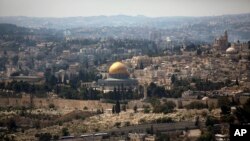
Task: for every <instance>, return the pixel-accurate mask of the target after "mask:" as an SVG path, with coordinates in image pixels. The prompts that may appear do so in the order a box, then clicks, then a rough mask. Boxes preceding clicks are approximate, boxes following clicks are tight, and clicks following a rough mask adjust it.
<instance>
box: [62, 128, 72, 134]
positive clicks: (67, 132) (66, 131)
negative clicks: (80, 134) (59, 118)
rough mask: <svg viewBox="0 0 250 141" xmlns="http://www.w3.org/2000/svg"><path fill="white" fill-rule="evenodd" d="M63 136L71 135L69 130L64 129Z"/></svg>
mask: <svg viewBox="0 0 250 141" xmlns="http://www.w3.org/2000/svg"><path fill="white" fill-rule="evenodd" d="M62 135H63V136H69V135H70V133H69V130H68V128H66V127H64V128H63V129H62Z"/></svg>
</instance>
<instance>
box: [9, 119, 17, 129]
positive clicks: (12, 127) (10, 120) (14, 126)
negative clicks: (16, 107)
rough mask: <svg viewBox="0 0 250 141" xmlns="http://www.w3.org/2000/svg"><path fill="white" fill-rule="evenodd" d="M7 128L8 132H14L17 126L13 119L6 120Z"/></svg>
mask: <svg viewBox="0 0 250 141" xmlns="http://www.w3.org/2000/svg"><path fill="white" fill-rule="evenodd" d="M7 128H8V130H10V131H16V129H17V125H16V121H15V120H14V119H13V118H11V119H9V120H8V122H7Z"/></svg>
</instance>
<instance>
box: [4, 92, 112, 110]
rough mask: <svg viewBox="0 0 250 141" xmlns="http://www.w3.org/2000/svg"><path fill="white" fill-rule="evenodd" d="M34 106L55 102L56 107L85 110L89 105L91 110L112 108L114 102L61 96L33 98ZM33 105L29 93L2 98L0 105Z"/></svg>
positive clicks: (44, 106)
mask: <svg viewBox="0 0 250 141" xmlns="http://www.w3.org/2000/svg"><path fill="white" fill-rule="evenodd" d="M32 101H33V102H32V103H33V106H34V107H35V108H48V107H49V105H50V104H54V105H55V107H56V108H59V109H65V110H75V109H78V110H83V109H84V107H87V108H88V109H89V110H96V109H101V108H103V109H110V108H112V104H109V103H102V102H100V101H98V100H70V99H61V98H33V100H32ZM30 105H31V98H30V96H29V95H23V96H22V97H21V98H0V106H1V107H7V106H13V107H18V106H20V107H21V106H25V107H28V106H30Z"/></svg>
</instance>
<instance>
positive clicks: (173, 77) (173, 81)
mask: <svg viewBox="0 0 250 141" xmlns="http://www.w3.org/2000/svg"><path fill="white" fill-rule="evenodd" d="M175 81H176V76H175V74H172V76H171V83H172V84H174V83H175Z"/></svg>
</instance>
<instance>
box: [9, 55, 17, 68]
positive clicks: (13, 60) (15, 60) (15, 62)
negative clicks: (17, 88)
mask: <svg viewBox="0 0 250 141" xmlns="http://www.w3.org/2000/svg"><path fill="white" fill-rule="evenodd" d="M11 60H12V64H13V65H15V66H16V65H17V63H18V60H19V57H18V56H17V55H15V56H14V57H13V58H11Z"/></svg>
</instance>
